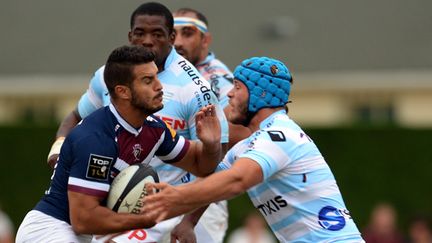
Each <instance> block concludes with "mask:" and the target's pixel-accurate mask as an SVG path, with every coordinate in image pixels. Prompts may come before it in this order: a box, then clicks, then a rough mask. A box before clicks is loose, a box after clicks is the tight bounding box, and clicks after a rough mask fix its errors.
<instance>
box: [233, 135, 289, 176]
mask: <svg viewBox="0 0 432 243" xmlns="http://www.w3.org/2000/svg"><path fill="white" fill-rule="evenodd" d="M239 157H240V158H249V159H252V160H254V161H255V162H257V163H258V164H259V166H260V167H261V169H262V171H263V175H264V179H268V178H269V177H271V176H272V175H273V174H275V173H276V172H277V171H279V170H280V169H281V168H283V167H284V166H285V165H286V164H287V163H289V158H288V157H287V155H286V154H285V152H284V151H283V150H282V149H281V148H280V147H278V146H275V144H274V142H272V141H271V140H270V139H269V138H267V137H265V136H260V137H259V138H258V139H257V140H255V142H254V144H253V146H252V147H251V148H249V149H247V150H246V151H245V152H244V153H243V154H241V155H240V156H239Z"/></svg>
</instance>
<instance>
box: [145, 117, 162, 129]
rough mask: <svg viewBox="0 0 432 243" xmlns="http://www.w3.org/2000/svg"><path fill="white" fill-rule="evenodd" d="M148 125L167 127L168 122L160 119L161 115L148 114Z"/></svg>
mask: <svg viewBox="0 0 432 243" xmlns="http://www.w3.org/2000/svg"><path fill="white" fill-rule="evenodd" d="M145 122H146V125H147V126H149V127H154V128H166V127H167V124H166V123H165V122H164V121H163V120H162V119H160V118H159V117H157V116H155V115H150V116H147V118H146V121H145Z"/></svg>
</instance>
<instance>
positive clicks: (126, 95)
mask: <svg viewBox="0 0 432 243" xmlns="http://www.w3.org/2000/svg"><path fill="white" fill-rule="evenodd" d="M114 93H115V94H116V97H117V98H120V99H125V100H128V99H131V97H132V92H131V89H130V88H129V87H128V86H126V85H116V86H115V87H114Z"/></svg>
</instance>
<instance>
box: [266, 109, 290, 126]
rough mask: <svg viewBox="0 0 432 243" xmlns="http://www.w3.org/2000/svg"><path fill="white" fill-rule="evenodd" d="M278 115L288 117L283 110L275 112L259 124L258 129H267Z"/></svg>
mask: <svg viewBox="0 0 432 243" xmlns="http://www.w3.org/2000/svg"><path fill="white" fill-rule="evenodd" d="M278 115H283V116H288V114H287V113H286V111H285V110H279V111H275V112H273V113H272V114H271V115H270V116H268V117H267V118H266V119H264V120H263V121H262V122H261V123H260V125H259V127H260V129H264V128H266V127H268V126H269V124H271V123H273V120H274V119H275V118H276V116H278Z"/></svg>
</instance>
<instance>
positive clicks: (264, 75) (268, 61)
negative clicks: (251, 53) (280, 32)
mask: <svg viewBox="0 0 432 243" xmlns="http://www.w3.org/2000/svg"><path fill="white" fill-rule="evenodd" d="M234 78H235V79H237V80H239V81H241V82H243V83H244V84H245V85H246V87H247V88H248V90H249V105H248V111H249V112H257V111H258V110H259V109H262V108H265V107H281V106H285V104H286V103H287V102H288V96H289V94H290V90H291V81H292V77H291V73H290V72H289V70H288V68H287V67H286V66H285V64H283V63H282V62H281V61H278V60H275V59H272V58H268V57H252V58H249V59H246V60H244V61H243V62H242V63H241V64H240V65H239V66H237V68H236V69H235V70H234Z"/></svg>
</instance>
